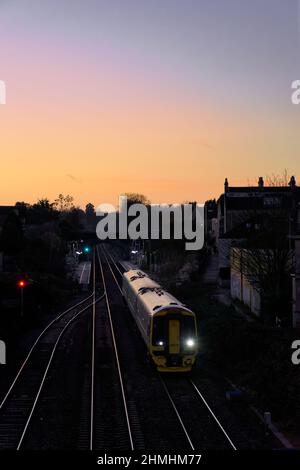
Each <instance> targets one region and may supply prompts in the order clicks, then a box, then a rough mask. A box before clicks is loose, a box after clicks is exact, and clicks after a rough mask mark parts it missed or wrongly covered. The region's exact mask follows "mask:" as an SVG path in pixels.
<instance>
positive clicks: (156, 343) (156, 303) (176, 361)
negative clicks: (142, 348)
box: [123, 270, 198, 372]
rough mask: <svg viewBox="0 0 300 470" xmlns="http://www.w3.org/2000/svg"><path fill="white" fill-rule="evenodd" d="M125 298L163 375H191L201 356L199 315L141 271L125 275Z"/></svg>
mask: <svg viewBox="0 0 300 470" xmlns="http://www.w3.org/2000/svg"><path fill="white" fill-rule="evenodd" d="M123 295H124V298H125V300H126V302H127V304H128V307H129V309H130V311H131V313H132V316H133V318H134V320H135V322H136V324H137V327H138V329H139V330H140V333H141V335H142V337H143V339H144V341H145V343H146V345H147V348H148V350H149V353H150V355H151V357H152V359H153V362H154V364H155V365H156V366H157V369H158V370H159V371H161V372H189V371H190V370H191V369H192V367H193V365H194V364H195V361H196V357H197V353H198V339H197V326H196V317H195V314H194V313H193V312H192V311H191V310H190V309H188V308H186V307H185V305H183V304H182V303H181V302H179V301H178V300H177V299H176V298H175V297H173V296H172V295H171V294H169V293H168V292H166V291H165V290H164V289H163V288H162V287H161V286H160V285H159V284H157V283H156V282H155V281H153V280H152V279H150V278H149V276H148V275H147V274H145V273H144V272H143V271H141V270H131V271H127V272H125V273H124V274H123Z"/></svg>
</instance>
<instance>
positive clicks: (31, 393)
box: [0, 292, 96, 450]
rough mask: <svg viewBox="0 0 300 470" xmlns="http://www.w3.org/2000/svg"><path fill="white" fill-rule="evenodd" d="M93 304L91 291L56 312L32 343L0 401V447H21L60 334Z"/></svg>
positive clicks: (58, 342) (93, 299)
mask: <svg viewBox="0 0 300 470" xmlns="http://www.w3.org/2000/svg"><path fill="white" fill-rule="evenodd" d="M95 303H96V300H95V292H93V294H91V295H89V296H88V297H86V298H85V299H83V300H82V301H81V302H78V303H77V304H75V305H73V306H72V307H70V308H69V309H67V310H66V311H64V312H62V313H61V314H60V315H58V316H57V317H56V318H55V319H54V320H53V321H51V322H50V323H49V324H48V325H47V326H46V328H44V330H43V331H42V332H41V333H40V335H39V336H38V338H37V339H36V341H35V342H34V344H33V346H32V347H31V349H30V351H29V352H28V354H27V356H26V358H25V360H24V361H23V363H22V365H21V367H20V368H19V370H18V372H17V374H16V376H15V378H14V380H13V382H12V384H11V386H10V387H9V389H8V391H7V393H6V395H5V396H4V398H3V399H2V401H1V403H0V449H17V450H18V449H20V448H21V447H22V444H23V442H24V439H25V437H26V435H27V432H28V429H29V427H30V424H31V421H32V418H33V416H34V413H35V410H36V407H37V404H38V403H39V400H40V397H41V394H42V391H43V389H44V387H45V384H46V379H47V376H48V373H49V370H50V367H51V365H52V362H53V358H54V356H55V353H56V351H57V348H58V346H59V344H60V342H61V340H62V338H63V335H64V333H65V332H66V331H67V330H68V328H69V327H70V325H71V324H72V323H73V322H74V321H75V320H76V319H77V318H78V317H79V316H80V315H81V314H83V313H84V312H86V311H87V310H88V309H89V308H91V307H92V306H93V305H95Z"/></svg>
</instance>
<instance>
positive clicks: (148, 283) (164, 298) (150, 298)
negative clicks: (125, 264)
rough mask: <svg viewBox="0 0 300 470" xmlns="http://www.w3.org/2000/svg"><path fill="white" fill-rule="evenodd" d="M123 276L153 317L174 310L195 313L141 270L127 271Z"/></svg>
mask: <svg viewBox="0 0 300 470" xmlns="http://www.w3.org/2000/svg"><path fill="white" fill-rule="evenodd" d="M123 276H124V277H125V278H126V279H127V280H128V282H129V283H130V284H131V286H132V289H133V290H134V291H135V292H136V294H137V295H139V296H140V298H141V299H142V301H143V302H144V304H146V305H147V308H148V310H149V311H150V312H151V314H152V315H155V314H156V313H158V312H160V311H162V310H164V309H165V308H167V307H169V308H174V309H177V308H178V309H180V310H186V311H187V312H190V313H193V312H192V311H191V310H190V309H188V308H187V307H186V306H185V305H184V304H183V303H182V302H180V301H179V300H177V299H176V298H175V297H174V296H173V295H172V294H170V293H169V292H167V291H165V290H164V289H163V288H162V287H161V286H160V285H159V284H158V283H157V282H155V281H153V279H151V278H150V277H149V276H148V275H147V274H146V273H144V272H143V271H141V270H139V269H133V270H130V271H127V272H125V273H124V274H123Z"/></svg>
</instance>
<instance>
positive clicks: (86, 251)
mask: <svg viewBox="0 0 300 470" xmlns="http://www.w3.org/2000/svg"><path fill="white" fill-rule="evenodd" d="M83 251H84V252H85V253H89V252H90V251H91V249H90V247H89V246H85V247H84V249H83Z"/></svg>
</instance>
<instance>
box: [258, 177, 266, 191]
mask: <svg viewBox="0 0 300 470" xmlns="http://www.w3.org/2000/svg"><path fill="white" fill-rule="evenodd" d="M264 184H265V183H264V179H263V177H262V176H260V177H259V178H258V187H259V188H263V187H264Z"/></svg>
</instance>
